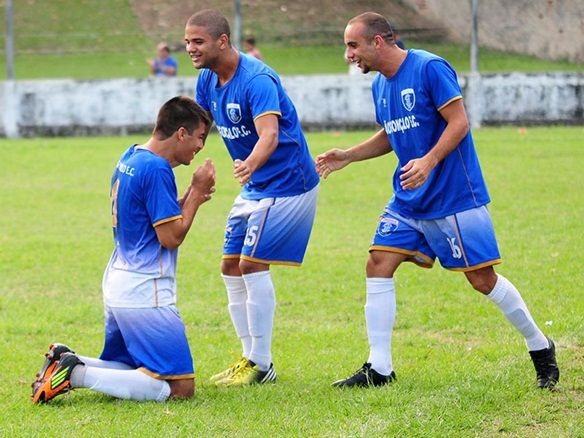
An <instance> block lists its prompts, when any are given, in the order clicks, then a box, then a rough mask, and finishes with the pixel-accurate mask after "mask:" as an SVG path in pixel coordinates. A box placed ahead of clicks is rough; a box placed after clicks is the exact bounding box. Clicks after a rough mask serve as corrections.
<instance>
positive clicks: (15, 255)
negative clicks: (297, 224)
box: [0, 127, 584, 437]
mask: <svg viewBox="0 0 584 438" xmlns="http://www.w3.org/2000/svg"><path fill="white" fill-rule="evenodd" d="M368 134H369V133H367V132H354V133H344V132H341V133H334V132H333V133H318V134H310V135H309V136H308V139H309V143H310V145H311V148H312V151H313V153H315V154H316V153H318V152H321V151H324V150H325V149H328V148H331V147H344V146H348V145H351V144H353V143H354V142H357V141H359V140H360V139H363V138H365V137H366V136H367V135H368ZM583 135H584V130H583V128H582V127H573V128H559V127H558V128H530V129H527V131H522V130H521V131H518V130H517V129H516V128H502V129H494V128H484V129H480V130H477V131H476V132H475V139H476V143H477V148H478V150H479V155H480V157H481V160H482V164H483V170H484V173H485V175H486V178H487V180H488V182H489V186H490V191H491V195H492V198H493V202H492V204H491V211H492V215H493V219H494V222H495V227H496V229H497V232H498V238H499V243H500V248H501V251H502V254H503V257H504V260H505V263H504V264H503V265H501V266H500V268H499V271H500V272H501V273H503V274H504V275H506V276H507V277H508V278H509V279H511V280H512V281H513V282H514V283H515V284H516V285H517V286H518V288H519V289H520V290H521V291H522V293H523V296H524V298H525V300H526V302H527V303H528V305H529V306H530V309H531V312H532V314H533V316H534V318H535V319H536V321H538V322H539V324H540V325H541V326H542V328H543V329H544V330H545V332H546V333H547V334H548V335H550V336H551V337H552V338H553V339H554V340H555V341H556V344H557V347H558V361H559V364H560V367H561V372H562V376H561V382H560V384H559V386H558V390H557V391H555V392H553V393H550V392H547V391H543V392H542V391H539V390H537V389H535V388H534V377H535V376H534V371H533V369H532V364H531V362H530V360H529V356H528V355H527V352H526V350H525V346H524V344H523V341H522V339H521V338H520V336H519V335H518V334H517V333H516V332H514V330H513V329H512V328H511V327H510V325H509V324H508V323H507V321H506V320H505V319H504V317H503V316H502V315H500V314H499V313H498V311H497V310H496V308H495V307H494V306H493V305H492V304H491V303H490V302H489V301H488V300H486V299H485V298H483V297H482V296H480V295H479V294H478V293H476V292H474V291H473V290H472V289H471V288H470V287H469V286H468V285H467V284H466V283H465V280H464V278H463V276H462V275H461V274H457V273H451V272H447V271H444V270H442V269H440V268H439V267H438V266H436V267H435V268H434V269H432V270H423V269H420V268H417V267H415V266H410V265H407V266H403V267H402V268H401V269H400V270H399V271H398V275H397V277H396V281H397V284H398V295H397V296H398V318H397V322H396V327H395V336H394V341H393V353H394V365H395V367H396V372H397V375H398V379H399V380H398V381H397V383H395V384H393V385H392V386H389V387H384V388H378V389H370V390H348V391H347V390H336V389H333V388H331V387H330V386H329V385H330V383H331V382H332V381H333V380H334V379H336V378H339V377H344V376H346V375H348V374H350V373H351V372H352V371H354V369H356V368H357V367H359V366H360V365H361V364H362V362H363V361H364V360H365V359H366V358H367V352H368V348H367V341H366V336H365V327H364V315H363V304H364V265H365V261H366V258H367V247H368V244H369V241H370V238H371V236H372V233H373V231H374V229H375V225H376V219H377V216H378V214H379V213H380V212H381V210H382V208H383V207H384V205H385V203H386V201H387V198H388V196H389V194H390V175H391V173H392V172H393V167H394V165H395V158H394V157H393V156H391V157H385V158H379V159H377V160H374V161H370V162H364V163H357V164H354V165H353V166H351V167H349V168H348V169H346V170H344V171H343V172H340V173H338V174H333V175H332V176H331V177H330V178H329V179H328V180H326V181H324V182H323V184H322V188H321V193H320V199H319V210H318V213H317V220H316V223H315V226H314V231H313V236H312V240H311V244H310V246H309V249H308V253H307V256H306V259H305V263H304V265H303V266H302V267H301V268H283V267H276V268H274V269H273V273H274V281H275V285H276V294H277V301H278V307H277V311H276V325H275V333H274V348H273V353H274V362H275V365H276V367H277V371H278V374H279V381H278V382H277V383H276V384H274V385H269V386H263V387H250V388H246V389H235V390H224V389H217V388H215V387H214V386H212V385H210V384H209V383H207V381H208V378H209V376H210V375H211V374H213V373H215V372H217V371H218V370H220V369H222V368H223V367H224V366H225V365H226V363H227V362H228V361H229V360H230V359H231V356H230V352H238V350H239V342H238V341H237V340H236V339H235V336H234V334H233V329H232V327H231V322H230V320H229V316H228V314H227V310H226V296H225V295H226V294H225V292H224V289H223V286H222V282H221V278H220V277H219V272H218V266H219V261H220V257H221V245H222V238H223V224H224V218H225V216H226V214H227V212H228V210H229V208H230V206H231V202H232V200H233V198H234V197H235V195H236V193H237V191H238V187H237V184H236V183H235V181H234V180H232V178H231V177H230V169H231V164H230V161H229V160H228V158H227V154H226V152H225V150H224V147H223V146H222V144H220V140H219V138H218V137H217V136H216V135H212V136H211V137H210V139H209V142H208V145H207V147H206V149H205V150H204V151H203V152H202V153H201V156H200V158H197V159H196V163H200V162H201V161H202V159H203V158H205V157H207V156H209V157H211V158H213V160H214V161H215V163H216V166H217V170H218V181H217V192H216V195H215V196H214V198H213V200H212V201H210V202H209V203H208V204H205V205H204V207H203V208H202V209H201V210H200V212H199V215H198V217H197V218H196V221H195V225H194V228H193V230H192V231H191V233H190V235H189V236H188V238H187V240H186V242H185V243H184V245H183V246H182V247H181V250H180V256H179V257H180V262H179V274H178V275H179V278H178V285H179V308H180V310H181V313H182V316H183V318H184V320H185V323H186V326H187V334H188V336H189V340H190V343H191V346H192V351H193V355H194V358H195V361H196V367H197V385H198V390H197V394H196V396H195V398H194V399H192V400H190V401H182V402H169V403H166V404H156V403H135V402H128V401H118V400H114V399H112V398H109V397H106V396H101V395H98V394H95V393H91V392H89V391H87V390H79V391H75V392H73V393H72V394H69V395H67V396H65V397H61V398H59V399H55V400H54V401H53V402H52V403H50V404H48V405H45V406H33V405H32V404H31V403H30V400H29V396H30V382H31V380H32V379H33V378H34V374H35V372H36V371H38V368H39V367H40V365H41V363H42V361H43V353H44V351H45V349H46V348H47V345H48V344H49V343H50V342H51V341H61V342H66V343H68V344H69V345H70V346H71V347H73V348H74V349H75V350H76V351H77V352H80V353H82V354H85V355H94V356H95V355H98V354H99V353H100V351H101V347H102V342H103V334H102V330H103V326H102V324H103V322H102V300H101V290H100V284H101V276H102V272H103V269H104V267H105V264H106V262H107V260H108V258H109V255H110V253H111V250H112V236H111V229H110V212H109V208H110V206H109V197H108V192H109V177H110V174H111V171H112V169H113V166H114V164H115V162H116V160H117V158H118V156H119V154H120V153H121V152H122V150H123V149H124V148H125V147H126V146H127V145H128V144H130V143H132V142H140V141H142V140H144V138H143V137H142V138H137V137H133V138H129V137H123V138H68V139H60V138H55V139H34V140H18V141H8V140H0V163H1V164H0V166H1V168H2V171H1V172H0V183H1V186H2V190H1V191H0V205H2V215H1V216H0V229H1V230H2V232H1V233H0V279H1V280H0V333H2V336H0V357H1V358H2V367H1V368H0V376H1V379H0V381H1V382H2V385H1V386H0V412H1V413H2V414H1V415H0V436H6V437H13V436H71V437H78V436H99V437H103V436H112V437H113V436H165V437H166V436H177V437H178V436H180V437H183V436H185V437H186V436H234V435H238V436H252V437H255V436H257V437H260V436H262V437H263V436H367V437H369V436H404V437H406V436H407V437H413V436H418V437H466V436H481V437H492V436H501V437H510V436H517V437H523V436H530V437H582V436H584V409H583V406H584V373H583V366H582V365H583V363H584V299H583V298H584V296H583V292H582V291H583V290H584V276H583V274H582V248H583V247H584V237H583V236H584V233H583V232H582V218H583V217H584V203H583V202H582V193H583V190H584V172H583V170H582V165H583V164H584V149H583V148H582V138H583ZM192 169H193V168H192V167H191V168H182V169H180V170H178V171H177V179H178V183H179V188H180V189H181V190H182V188H183V187H184V186H185V184H186V182H187V181H188V178H189V174H190V172H192Z"/></svg>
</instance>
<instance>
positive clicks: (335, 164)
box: [316, 129, 392, 178]
mask: <svg viewBox="0 0 584 438" xmlns="http://www.w3.org/2000/svg"><path fill="white" fill-rule="evenodd" d="M391 151H392V148H391V145H390V144H389V139H388V138H387V135H386V134H385V131H384V130H383V129H380V130H379V131H377V132H376V133H375V134H374V135H373V136H372V137H370V138H369V139H367V140H365V141H364V142H363V143H360V144H358V145H356V146H353V147H352V148H349V149H347V150H343V149H331V150H329V151H327V152H325V153H323V154H320V155H318V156H317V157H316V170H317V172H318V174H319V175H320V176H321V177H323V178H326V177H327V176H329V175H330V174H331V173H332V172H334V171H336V170H341V169H342V168H343V167H345V166H347V165H348V164H350V163H352V162H354V161H363V160H368V159H370V158H375V157H380V156H381V155H385V154H387V153H389V152H391Z"/></svg>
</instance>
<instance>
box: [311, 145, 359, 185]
mask: <svg viewBox="0 0 584 438" xmlns="http://www.w3.org/2000/svg"><path fill="white" fill-rule="evenodd" d="M350 162H351V158H350V156H349V153H348V152H347V151H345V150H343V149H331V150H330V151H326V152H325V153H323V154H320V155H318V156H317V157H316V171H317V172H318V174H319V175H320V176H321V177H323V178H325V179H326V177H327V176H329V175H330V174H331V173H332V172H334V171H335V170H340V169H342V168H343V167H345V166H346V165H347V164H349V163H350Z"/></svg>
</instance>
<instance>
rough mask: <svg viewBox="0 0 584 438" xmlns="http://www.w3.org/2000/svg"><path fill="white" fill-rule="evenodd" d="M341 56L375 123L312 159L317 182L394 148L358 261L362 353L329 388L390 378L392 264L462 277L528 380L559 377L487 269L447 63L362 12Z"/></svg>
mask: <svg viewBox="0 0 584 438" xmlns="http://www.w3.org/2000/svg"><path fill="white" fill-rule="evenodd" d="M345 46H346V57H347V58H348V59H349V60H350V61H351V62H354V63H357V65H358V66H359V68H360V69H361V71H362V72H363V73H368V72H369V71H370V70H376V71H378V72H379V73H378V74H377V76H376V78H375V80H374V82H373V85H372V89H373V102H374V104H375V113H376V118H377V123H379V125H381V126H382V129H381V130H379V131H378V132H377V133H376V134H374V135H373V136H372V137H371V138H369V139H368V140H365V141H364V142H363V143H360V144H358V145H356V146H353V147H351V148H349V149H347V150H341V149H332V150H330V151H328V152H325V153H324V154H321V155H319V156H318V157H317V167H318V170H319V173H320V174H321V176H323V177H325V178H326V177H327V176H328V175H329V174H330V173H331V172H334V171H336V170H340V169H342V168H344V167H345V166H347V165H348V164H350V163H352V162H355V161H362V160H367V159H371V158H375V157H379V156H381V155H385V154H388V153H389V152H391V151H392V150H393V151H395V153H396V155H397V158H398V161H399V163H398V166H397V169H396V171H395V173H394V176H393V191H394V194H393V197H392V198H391V199H390V201H389V203H388V205H387V207H386V208H385V210H384V212H383V214H382V215H381V217H380V219H379V223H378V226H377V230H376V233H375V236H374V238H373V242H372V244H371V246H370V248H369V252H370V255H369V260H368V262H367V270H366V271H367V280H366V291H367V300H366V305H365V319H366V322H367V337H368V340H369V346H370V355H369V359H368V360H367V362H366V363H365V364H364V365H363V366H362V367H361V368H360V369H359V370H357V372H355V373H354V374H353V375H352V376H351V377H349V378H347V379H341V380H338V381H336V382H335V383H334V384H333V385H334V386H339V387H354V386H380V385H385V384H387V383H389V382H391V381H392V380H394V379H395V373H394V370H393V365H392V360H391V337H392V330H393V324H394V320H395V315H396V298H395V285H394V280H393V276H394V273H395V271H396V270H397V269H398V267H399V266H400V265H401V263H402V262H405V261H409V262H413V263H416V264H418V265H420V266H422V267H426V268H430V267H432V265H433V263H434V260H435V258H436V257H438V259H439V260H440V263H441V264H442V266H443V267H445V268H446V269H450V270H453V271H458V272H463V273H464V274H465V276H466V278H467V280H468V281H469V282H470V284H471V285H472V286H473V288H474V289H476V290H477V291H479V292H481V293H482V294H484V295H485V296H487V298H488V299H489V300H491V301H492V302H493V303H494V304H495V305H496V306H497V307H498V308H499V309H500V310H501V312H502V313H503V314H504V315H505V316H506V317H507V319H508V320H509V321H510V322H511V324H513V326H514V327H515V328H516V329H517V330H518V331H519V332H520V333H521V334H522V335H523V337H524V338H525V342H526V344H527V348H528V350H529V354H530V355H531V358H532V360H533V363H534V366H535V369H536V374H537V384H538V386H539V387H540V388H550V389H551V388H553V387H554V386H555V385H556V383H557V382H558V379H559V370H558V367H557V364H556V359H555V347H554V343H553V342H552V341H551V340H550V339H548V338H546V337H545V336H544V334H543V333H542V332H541V330H540V329H539V328H538V326H537V325H536V323H535V321H534V320H533V318H532V317H531V314H530V313H529V310H528V309H527V306H526V305H525V302H524V301H523V299H522V298H521V295H520V294H519V292H518V291H517V289H516V288H515V286H513V284H512V283H511V282H510V281H509V280H507V279H506V278H505V277H503V276H502V275H500V274H497V273H496V272H495V270H494V268H493V266H494V265H496V264H498V263H500V262H501V259H500V255H499V250H498V247H497V241H496V238H495V232H494V229H493V225H492V223H491V218H490V215H489V211H488V209H487V204H488V203H489V201H490V199H489V194H488V192H487V187H486V184H485V181H484V179H483V175H482V172H481V168H480V165H479V161H478V157H477V154H476V151H475V148H474V144H473V139H472V136H471V133H470V131H469V126H468V120H467V117H466V113H465V110H464V106H463V103H462V94H461V90H460V88H459V86H458V82H457V79H456V73H455V71H454V70H453V69H452V67H451V66H450V65H449V64H448V63H447V62H446V61H445V60H444V59H442V58H440V57H438V56H436V55H433V54H431V53H428V52H426V51H423V50H408V51H406V50H402V49H400V48H399V47H398V46H397V45H396V44H395V39H394V35H393V32H392V29H391V26H390V24H389V22H388V21H387V19H386V18H385V17H383V16H381V15H379V14H376V13H373V12H366V13H364V14H361V15H358V16H357V17H355V18H353V19H351V20H350V21H349V23H348V24H347V27H346V28H345Z"/></svg>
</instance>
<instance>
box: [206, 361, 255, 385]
mask: <svg viewBox="0 0 584 438" xmlns="http://www.w3.org/2000/svg"><path fill="white" fill-rule="evenodd" d="M247 363H248V360H247V359H246V358H245V357H243V356H241V357H240V358H238V359H237V360H236V361H235V362H233V363H232V364H231V365H229V367H228V368H227V369H226V370H224V371H221V372H220V373H217V374H214V375H212V376H211V378H210V379H209V381H211V382H213V383H215V384H218V385H220V383H219V382H220V381H222V380H225V379H230V378H231V376H233V375H234V374H235V373H236V372H237V371H238V370H239V369H240V368H242V367H244V366H246V365H247Z"/></svg>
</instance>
